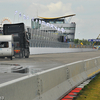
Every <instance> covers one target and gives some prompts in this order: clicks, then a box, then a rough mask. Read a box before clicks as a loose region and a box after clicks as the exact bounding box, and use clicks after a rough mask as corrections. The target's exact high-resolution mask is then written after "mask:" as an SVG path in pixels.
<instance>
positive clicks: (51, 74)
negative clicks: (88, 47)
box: [0, 57, 100, 100]
mask: <svg viewBox="0 0 100 100" xmlns="http://www.w3.org/2000/svg"><path fill="white" fill-rule="evenodd" d="M99 72H100V57H96V58H92V59H87V60H82V61H77V62H73V63H70V64H66V65H62V66H59V67H56V68H52V69H49V70H46V71H42V72H39V73H36V74H34V75H32V74H30V75H28V76H25V77H22V78H19V79H16V80H12V81H9V82H6V83H2V84H0V95H1V96H3V97H4V98H5V99H4V100H60V99H61V97H63V96H64V95H65V94H66V93H68V92H70V91H71V90H72V89H73V88H75V87H76V86H78V85H79V84H81V83H82V82H84V81H85V80H87V79H88V78H90V77H92V76H94V75H95V74H97V73H99Z"/></svg>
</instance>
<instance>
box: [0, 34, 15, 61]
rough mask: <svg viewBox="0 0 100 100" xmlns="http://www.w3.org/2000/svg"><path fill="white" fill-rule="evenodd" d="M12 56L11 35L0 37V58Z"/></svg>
mask: <svg viewBox="0 0 100 100" xmlns="http://www.w3.org/2000/svg"><path fill="white" fill-rule="evenodd" d="M13 55H14V44H13V36H12V35H0V58H5V57H7V58H10V59H11V60H12V56H13Z"/></svg>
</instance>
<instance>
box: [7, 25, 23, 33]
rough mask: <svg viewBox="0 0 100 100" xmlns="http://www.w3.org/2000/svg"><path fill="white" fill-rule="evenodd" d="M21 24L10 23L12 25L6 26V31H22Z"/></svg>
mask: <svg viewBox="0 0 100 100" xmlns="http://www.w3.org/2000/svg"><path fill="white" fill-rule="evenodd" d="M23 30H24V29H23V26H21V25H12V26H8V33H12V32H23Z"/></svg>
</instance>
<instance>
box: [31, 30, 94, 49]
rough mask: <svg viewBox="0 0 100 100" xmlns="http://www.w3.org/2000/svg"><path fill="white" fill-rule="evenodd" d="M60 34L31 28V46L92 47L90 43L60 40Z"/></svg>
mask: <svg viewBox="0 0 100 100" xmlns="http://www.w3.org/2000/svg"><path fill="white" fill-rule="evenodd" d="M60 35H61V34H60V33H50V32H46V31H41V30H39V29H33V30H31V40H30V47H55V48H92V46H90V45H81V44H74V43H73V42H69V43H67V42H60V41H59V36H60Z"/></svg>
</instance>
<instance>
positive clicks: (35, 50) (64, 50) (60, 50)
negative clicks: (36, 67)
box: [30, 47, 97, 54]
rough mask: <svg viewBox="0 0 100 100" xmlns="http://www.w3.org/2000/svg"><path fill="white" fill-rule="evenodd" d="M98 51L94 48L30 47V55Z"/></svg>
mask: <svg viewBox="0 0 100 100" xmlns="http://www.w3.org/2000/svg"><path fill="white" fill-rule="evenodd" d="M88 51H97V49H92V48H51V47H50V48H46V47H44V48H41V47H30V54H46V53H67V52H88Z"/></svg>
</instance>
